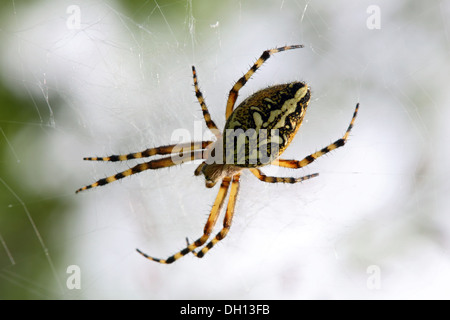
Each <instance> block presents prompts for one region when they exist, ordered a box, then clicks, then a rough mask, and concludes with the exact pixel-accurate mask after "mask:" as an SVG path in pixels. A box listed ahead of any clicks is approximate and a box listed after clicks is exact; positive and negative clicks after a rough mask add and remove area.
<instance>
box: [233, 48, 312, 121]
mask: <svg viewBox="0 0 450 320" xmlns="http://www.w3.org/2000/svg"><path fill="white" fill-rule="evenodd" d="M297 48H303V45H295V46H284V47H280V48H275V49H270V50H266V51H264V52H263V54H262V55H261V57H259V59H258V60H256V62H255V63H254V64H253V66H252V67H251V68H250V70H248V71H247V73H246V74H244V75H243V76H242V77H241V78H240V79H239V80H238V81H237V82H236V83H235V84H234V86H233V88H231V90H230V93H229V95H228V101H227V107H226V113H225V119H228V117H229V116H230V115H231V113H232V112H233V108H234V104H235V103H236V100H237V97H238V95H239V90H240V89H241V88H242V87H243V86H244V85H245V84H246V83H247V81H248V79H250V77H251V76H252V75H253V74H254V73H255V72H256V70H258V68H259V67H261V65H262V64H263V63H264V62H265V61H266V60H267V59H269V58H270V56H271V55H273V54H274V53H277V52H281V51H287V50H291V49H297Z"/></svg>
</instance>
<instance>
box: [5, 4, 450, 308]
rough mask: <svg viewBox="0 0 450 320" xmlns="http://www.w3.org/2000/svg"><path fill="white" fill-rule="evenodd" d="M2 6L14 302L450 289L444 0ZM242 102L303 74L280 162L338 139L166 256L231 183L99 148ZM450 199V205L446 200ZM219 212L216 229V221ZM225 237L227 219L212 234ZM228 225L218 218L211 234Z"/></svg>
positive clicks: (155, 140)
mask: <svg viewBox="0 0 450 320" xmlns="http://www.w3.org/2000/svg"><path fill="white" fill-rule="evenodd" d="M0 6H1V13H0V41H1V47H0V68H1V74H0V243H1V246H0V298H1V299H350V298H352V299H355V298H356V299H358V298H360V299H431V298H433V299H448V298H450V254H449V248H450V236H449V234H450V218H449V210H448V207H449V204H450V203H449V197H448V195H449V191H450V183H449V179H448V177H449V171H450V170H449V168H450V167H449V165H448V163H449V160H450V149H449V147H448V145H449V137H450V127H449V126H448V124H447V122H448V119H450V108H449V104H450V91H449V90H447V88H448V83H449V80H450V76H449V75H450V63H449V62H450V59H449V58H450V56H449V50H450V23H449V17H450V2H448V1H439V0H435V1H427V2H426V3H425V2H419V1H396V2H395V3H393V2H392V1H377V2H376V3H374V2H372V1H359V2H358V3H355V2H354V1H336V2H332V3H330V2H329V1H320V0H318V1H304V0H296V1H293V0H275V1H273V0H270V1H269V0H263V1H261V0H258V1H256V0H247V1H244V0H232V1H209V0H177V1H171V0H167V1H166V0H152V1H109V0H106V1H105V0H103V1H98V0H84V1H77V2H76V3H75V2H73V1H55V0H52V1H43V0H42V1H24V0H12V1H3V2H2V3H1V5H0ZM286 44H303V45H304V46H305V48H303V49H298V50H293V51H288V52H283V53H279V54H276V55H275V56H273V57H271V58H270V59H269V60H268V61H267V63H266V64H265V65H264V66H263V67H262V68H261V69H260V70H259V71H258V72H257V73H256V74H255V75H254V76H253V78H252V79H251V80H250V81H249V82H248V84H247V85H246V86H245V87H244V88H243V89H242V90H241V92H240V99H239V100H238V103H239V101H242V98H244V97H245V96H248V95H250V94H252V93H253V92H255V91H257V90H259V89H261V88H264V87H266V86H268V85H272V84H277V83H284V82H290V81H294V80H301V81H306V82H308V84H309V85H310V87H311V88H312V93H313V97H312V100H311V103H310V105H309V108H308V111H307V114H306V119H305V121H304V124H303V126H302V128H301V130H300V132H299V133H298V134H297V136H296V138H295V139H294V141H293V143H292V144H291V146H290V147H289V148H288V150H287V151H286V152H285V154H284V155H283V158H285V159H298V160H300V159H302V158H303V157H305V156H307V155H308V154H310V153H312V152H314V151H316V150H318V149H320V148H322V147H324V146H326V145H327V144H329V143H331V142H333V141H334V140H336V139H338V138H340V137H341V136H342V134H343V133H344V132H345V129H346V128H347V126H348V123H349V121H350V119H351V116H352V113H353V109H354V107H355V104H356V103H357V102H360V104H361V108H360V114H359V116H358V118H357V120H356V123H355V127H354V129H353V131H352V134H351V136H350V140H349V142H348V144H347V145H346V146H345V147H344V148H340V149H338V150H336V151H334V152H332V153H331V154H329V155H327V156H325V157H323V158H321V159H320V160H318V161H316V162H315V163H313V164H311V165H310V166H308V167H307V168H303V169H299V170H289V169H280V168H265V169H264V172H265V173H266V174H271V175H279V176H295V177H299V176H301V175H305V174H311V173H315V172H319V173H320V176H319V177H317V178H314V179H312V180H308V181H305V182H304V183H301V184H297V185H273V184H265V183H262V182H260V181H259V180H257V179H256V178H255V177H254V176H253V175H251V174H249V173H246V174H244V175H243V176H242V179H241V192H240V196H239V201H238V203H237V206H236V213H235V218H234V220H233V226H232V228H231V231H230V232H229V234H228V236H227V238H225V239H224V240H223V241H222V242H221V243H220V244H218V245H217V246H216V247H214V249H213V250H211V251H210V252H209V253H208V254H207V255H206V256H205V258H203V259H197V258H195V257H194V256H193V255H189V256H186V257H184V258H183V259H181V260H179V261H177V262H176V263H175V264H173V265H159V264H156V263H153V262H151V261H148V260H146V259H144V258H142V257H141V256H140V255H139V254H137V253H136V251H135V248H139V249H141V250H143V251H144V252H146V253H148V254H150V255H153V256H156V257H161V258H166V257H168V256H169V255H172V254H173V253H175V252H176V251H178V250H180V249H182V248H184V246H185V237H189V239H191V240H194V239H196V238H197V237H199V236H200V235H201V233H202V231H203V226H204V223H205V222H206V219H207V216H208V214H209V210H210V209H211V206H212V204H213V201H214V198H215V196H216V193H217V189H218V186H216V187H215V188H213V189H206V188H205V186H204V179H202V178H201V177H194V175H193V171H194V169H195V167H196V166H197V165H196V164H192V163H191V164H185V165H183V166H180V167H172V168H170V169H161V170H157V171H146V172H144V173H141V174H139V175H135V176H132V177H129V178H126V179H123V180H121V181H118V182H115V183H113V184H109V185H108V186H104V187H101V188H95V189H92V190H89V191H86V192H82V193H79V194H77V195H75V190H76V189H78V188H79V187H81V186H83V185H87V184H90V183H92V182H94V181H96V180H98V179H100V178H103V177H105V176H108V175H111V174H115V173H116V172H119V171H122V170H124V169H127V168H128V167H131V166H132V165H134V164H135V163H136V162H139V161H134V162H131V163H106V162H105V163H92V162H86V161H83V160H82V158H83V157H85V156H104V155H110V154H119V153H128V152H135V151H140V150H143V149H146V148H148V147H154V146H159V145H165V144H169V143H176V142H179V138H180V136H181V135H183V136H185V137H186V136H188V137H189V136H191V137H192V138H196V140H198V139H201V138H202V137H203V136H204V135H207V131H206V129H205V126H204V124H203V119H202V114H201V109H200V106H199V105H198V103H197V101H196V98H195V95H194V88H193V85H192V74H191V65H195V66H196V68H197V73H198V78H199V84H200V88H201V90H202V92H203V94H204V96H205V98H206V103H207V104H208V107H209V110H210V113H211V115H212V117H213V120H214V121H215V122H216V123H217V124H218V126H219V127H223V125H224V124H225V117H224V115H225V103H226V99H227V94H228V92H229V90H230V88H231V86H232V85H233V84H234V82H235V81H236V80H237V79H238V78H239V77H240V76H241V75H242V74H243V73H245V72H246V71H247V70H248V68H249V67H250V66H251V65H252V63H253V62H254V61H255V60H256V59H257V58H258V57H259V56H260V55H261V53H262V52H263V51H264V50H266V49H269V48H274V47H277V46H283V45H286ZM445 208H447V209H445ZM220 219H221V218H219V222H218V228H220V226H221V221H220ZM217 231H218V229H217ZM215 232H216V231H215Z"/></svg>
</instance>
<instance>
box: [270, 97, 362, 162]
mask: <svg viewBox="0 0 450 320" xmlns="http://www.w3.org/2000/svg"><path fill="white" fill-rule="evenodd" d="M358 109H359V103H357V104H356V108H355V112H354V113H353V117H352V120H351V121H350V125H349V126H348V128H347V131H346V132H345V134H344V136H343V137H342V138H341V139H338V140H336V141H335V142H333V143H332V144H330V145H328V146H326V147H325V148H322V149H321V150H319V151H317V152H314V153H313V154H310V155H309V156H307V157H305V158H304V159H303V160H300V161H298V160H282V159H278V160H275V161H274V162H272V163H271V164H273V165H276V166H280V167H285V168H291V169H297V168H302V167H305V166H307V165H308V164H310V163H311V162H313V161H314V160H316V159H317V158H319V157H321V156H323V155H324V154H327V153H328V152H330V151H332V150H334V149H337V148H340V147H342V146H344V145H345V143H346V142H347V139H348V136H349V134H350V131H351V130H352V128H353V125H354V123H355V119H356V116H357V115H358Z"/></svg>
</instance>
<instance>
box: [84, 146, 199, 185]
mask: <svg viewBox="0 0 450 320" xmlns="http://www.w3.org/2000/svg"><path fill="white" fill-rule="evenodd" d="M196 159H203V151H199V150H196V151H191V152H190V153H188V154H183V155H182V156H180V157H177V158H174V156H173V155H172V156H169V157H165V158H161V159H157V160H152V161H148V162H144V163H141V164H138V165H136V166H134V167H132V168H130V169H128V170H125V171H122V172H119V173H117V174H115V175H113V176H110V177H107V178H103V179H100V180H98V181H97V182H94V183H93V184H90V185H88V186H84V187H82V188H80V189H78V190H77V191H75V193H78V192H80V191H84V190H87V189H91V188H95V187H98V186H103V185H105V184H108V183H111V182H114V181H116V180H119V179H122V178H125V177H128V176H131V175H132V174H136V173H139V172H142V171H145V170H148V169H160V168H166V167H171V166H175V165H178V164H181V163H184V162H189V161H194V160H196Z"/></svg>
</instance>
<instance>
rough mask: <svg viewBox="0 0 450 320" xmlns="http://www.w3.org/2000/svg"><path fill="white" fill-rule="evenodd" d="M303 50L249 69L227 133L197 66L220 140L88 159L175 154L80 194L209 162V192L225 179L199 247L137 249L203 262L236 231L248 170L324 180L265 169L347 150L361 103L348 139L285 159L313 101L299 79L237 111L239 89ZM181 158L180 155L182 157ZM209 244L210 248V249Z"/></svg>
mask: <svg viewBox="0 0 450 320" xmlns="http://www.w3.org/2000/svg"><path fill="white" fill-rule="evenodd" d="M302 47H303V46H302V45H294V46H284V47H280V48H275V49H270V50H266V51H264V52H263V54H262V55H261V57H259V59H258V60H257V61H256V62H255V63H254V65H253V66H252V67H251V68H250V70H249V71H247V73H246V74H244V76H242V77H241V78H240V79H239V80H238V81H237V82H236V83H235V84H234V86H233V87H232V88H231V90H230V93H229V95H228V100H227V105H226V112H225V116H226V120H227V121H226V124H225V128H224V130H223V131H222V132H221V131H220V130H219V129H218V128H217V126H216V124H215V123H214V122H213V121H212V119H211V115H210V114H209V111H208V108H207V107H206V104H205V100H204V98H203V95H202V93H201V91H200V89H199V87H198V80H197V73H196V70H195V67H192V73H193V79H194V87H195V95H196V97H197V100H198V102H199V103H200V106H201V108H202V112H203V116H204V119H205V122H206V126H207V127H208V128H209V129H210V130H211V131H212V132H213V133H214V134H215V136H216V138H217V140H216V141H201V142H189V143H183V144H178V145H168V146H161V147H157V148H150V149H147V150H144V151H141V152H137V153H131V154H127V155H113V156H109V157H102V158H98V157H89V158H84V160H96V161H123V160H129V159H137V158H146V157H151V156H154V155H171V156H167V157H163V158H160V159H156V160H150V161H148V162H145V163H141V164H138V165H136V166H134V167H132V168H130V169H128V170H125V171H123V172H120V173H117V174H115V175H113V176H110V177H107V178H104V179H100V180H98V181H97V182H95V183H93V184H91V185H88V186H85V187H82V188H80V189H78V190H77V191H76V192H77V193H78V192H80V191H83V190H86V189H90V188H93V187H97V186H101V185H105V184H107V183H110V182H113V181H116V180H118V179H122V178H124V177H126V176H129V175H132V174H135V173H139V172H142V171H144V170H148V169H159V168H165V167H170V166H174V165H177V164H181V163H184V162H189V161H193V160H196V159H204V161H203V162H202V163H201V164H200V165H199V166H198V167H197V168H196V169H195V172H194V174H195V175H196V176H198V175H202V174H203V175H204V177H205V185H206V187H208V188H212V187H213V186H214V185H215V184H216V183H218V182H219V181H220V182H221V184H220V188H219V192H218V194H217V196H216V199H215V201H214V205H213V207H212V209H211V212H210V214H209V217H208V220H207V222H206V225H205V227H204V230H203V235H202V236H201V237H200V238H198V239H197V240H196V241H194V242H193V243H189V242H188V243H187V246H186V248H185V249H183V250H181V251H179V252H177V253H175V254H174V255H172V256H170V257H168V258H167V259H159V258H154V257H151V256H149V255H147V254H145V253H143V252H142V251H140V250H139V249H136V250H137V251H138V252H139V253H140V254H141V255H143V256H144V257H145V258H147V259H149V260H152V261H156V262H160V263H164V264H168V263H172V262H174V261H176V260H178V259H179V258H181V257H183V256H185V255H187V254H189V253H193V254H194V255H195V256H196V257H198V258H201V257H203V256H204V255H205V254H206V253H207V252H208V251H209V250H210V249H211V248H212V247H213V246H214V245H215V244H216V243H217V242H219V241H220V240H222V239H223V238H224V237H225V236H226V235H227V233H228V230H229V229H230V227H231V222H232V218H233V215H234V209H235V205H236V199H237V195H238V192H239V184H240V175H241V171H242V170H245V169H248V170H250V172H251V173H252V174H253V175H255V176H256V177H257V178H258V179H259V180H261V181H263V182H268V183H297V182H301V181H304V180H307V179H311V178H313V177H316V176H318V173H314V174H310V175H306V176H302V177H299V178H293V177H269V176H266V175H264V174H263V173H262V171H261V170H260V169H259V168H260V167H263V166H266V165H276V166H280V167H286V168H292V169H297V168H302V167H305V166H307V165H308V164H310V163H311V162H313V161H314V160H316V159H317V158H319V157H321V156H322V155H324V154H326V153H328V152H330V151H332V150H334V149H337V148H339V147H342V146H343V145H344V144H345V143H346V141H347V139H348V136H349V134H350V131H351V129H352V127H353V124H354V122H355V119H356V115H357V113H358V109H359V103H358V104H356V108H355V111H354V113H353V117H352V119H351V121H350V125H349V126H348V128H347V130H346V132H345V134H344V136H343V137H342V138H340V139H338V140H336V141H335V142H333V143H332V144H330V145H328V146H326V147H324V148H322V149H321V150H319V151H317V152H315V153H312V154H310V155H309V156H307V157H305V158H304V159H303V160H300V161H298V160H285V159H280V158H279V157H280V156H281V154H282V153H283V152H284V151H285V150H286V148H287V147H288V145H289V144H290V143H291V141H292V139H293V138H294V136H295V134H296V133H297V131H298V130H299V128H300V126H301V123H302V121H303V118H304V116H305V112H306V109H307V107H308V103H309V101H310V98H311V91H310V89H309V88H308V86H307V84H306V83H304V82H299V81H295V82H291V83H286V84H280V85H274V86H270V87H268V88H265V89H262V90H260V91H257V92H256V93H254V94H253V95H251V96H250V97H248V98H247V99H245V100H244V101H242V102H241V103H240V104H239V106H238V107H237V108H236V109H234V105H235V103H236V100H237V98H238V94H239V90H240V89H241V88H242V87H243V86H244V85H245V84H246V82H247V81H248V80H249V79H250V77H251V76H252V75H253V74H254V73H255V71H256V70H257V69H258V68H259V67H260V66H261V65H262V64H263V63H264V62H265V61H266V60H267V59H269V57H270V56H271V55H272V54H274V53H277V52H281V51H286V50H291V49H297V48H302ZM233 109H234V110H233ZM175 155H176V156H177V157H176V158H175ZM228 191H229V192H230V196H229V200H228V204H227V208H226V212H225V217H224V221H223V227H222V229H221V230H220V231H219V232H218V233H217V234H216V236H215V237H214V238H213V239H212V240H210V241H209V242H208V243H207V241H208V239H209V238H210V236H211V234H212V231H213V228H214V226H215V224H216V222H217V219H218V217H219V214H220V211H221V209H222V207H223V205H224V202H225V198H226V196H227V193H228ZM205 243H207V244H206V245H205V246H204V244H205ZM202 246H203V248H201V249H200V250H199V251H195V250H196V249H197V248H200V247H202Z"/></svg>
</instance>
